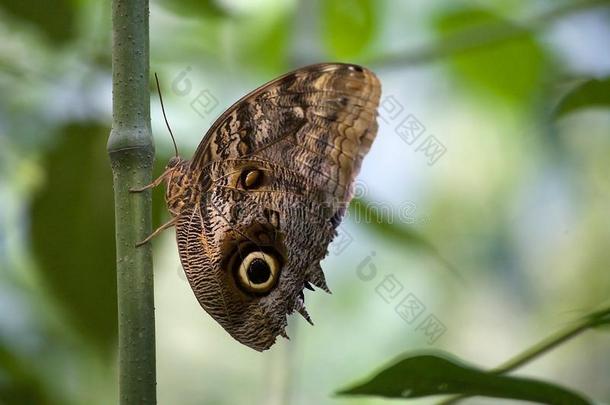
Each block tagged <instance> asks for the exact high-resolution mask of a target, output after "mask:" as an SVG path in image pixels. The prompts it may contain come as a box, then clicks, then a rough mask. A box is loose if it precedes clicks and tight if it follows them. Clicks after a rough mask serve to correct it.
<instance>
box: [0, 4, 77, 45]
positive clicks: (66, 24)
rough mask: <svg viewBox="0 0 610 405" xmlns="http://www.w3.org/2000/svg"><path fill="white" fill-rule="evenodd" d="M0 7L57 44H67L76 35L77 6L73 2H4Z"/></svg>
mask: <svg viewBox="0 0 610 405" xmlns="http://www.w3.org/2000/svg"><path fill="white" fill-rule="evenodd" d="M0 7H2V8H3V9H4V10H6V11H7V12H9V13H10V14H11V15H13V16H14V17H17V18H19V19H21V20H23V21H26V22H28V23H30V24H32V25H33V26H35V27H37V28H38V29H39V30H40V31H41V32H42V33H44V34H45V36H46V37H48V38H49V39H51V40H53V41H55V42H58V43H63V42H66V41H67V40H69V39H71V38H72V37H73V36H74V35H75V34H76V27H75V17H76V15H75V14H76V12H75V11H76V6H75V5H74V2H73V1H70V0H55V1H38V0H19V1H4V2H2V5H1V6H0Z"/></svg>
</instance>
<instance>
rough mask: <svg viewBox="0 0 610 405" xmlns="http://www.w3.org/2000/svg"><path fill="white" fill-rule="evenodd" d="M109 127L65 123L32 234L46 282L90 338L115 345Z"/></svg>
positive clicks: (49, 161) (47, 162)
mask: <svg viewBox="0 0 610 405" xmlns="http://www.w3.org/2000/svg"><path fill="white" fill-rule="evenodd" d="M108 133H109V129H108V128H105V127H100V126H95V125H72V126H69V127H67V128H65V130H64V132H63V133H62V135H61V138H60V141H59V143H58V144H57V145H56V147H55V148H53V150H51V151H50V152H49V153H48V155H47V156H46V157H45V159H44V173H45V174H46V182H45V184H44V187H43V188H42V190H40V192H39V193H38V194H37V195H36V196H35V199H34V201H33V204H32V217H31V218H32V225H31V239H32V247H33V251H34V253H35V255H36V259H37V264H38V268H39V269H40V277H41V279H42V280H43V281H44V285H45V288H46V289H47V290H48V292H49V293H50V294H51V295H52V297H53V298H54V299H55V300H56V301H57V302H58V303H59V304H60V305H61V308H62V309H63V310H64V313H65V314H66V317H67V319H68V320H69V321H70V322H71V324H72V325H73V326H74V327H75V328H74V329H75V330H77V331H79V332H81V333H82V335H83V336H84V337H86V338H87V339H88V341H90V342H93V343H95V344H96V345H98V347H101V348H106V349H111V348H113V347H114V343H115V340H116V335H117V307H116V299H117V294H116V272H115V253H114V246H115V244H114V210H113V201H114V200H113V195H112V174H111V170H110V163H109V162H108V157H107V155H106V139H107V137H108Z"/></svg>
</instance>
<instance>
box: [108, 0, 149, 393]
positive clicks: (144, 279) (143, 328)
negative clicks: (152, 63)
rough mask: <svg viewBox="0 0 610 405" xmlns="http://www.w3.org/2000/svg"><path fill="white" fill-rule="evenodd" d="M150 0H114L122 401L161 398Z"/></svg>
mask: <svg viewBox="0 0 610 405" xmlns="http://www.w3.org/2000/svg"><path fill="white" fill-rule="evenodd" d="M148 14H149V6H148V0H113V2H112V26H113V43H112V82H113V84H112V104H113V105H112V109H113V123H112V131H111V132H110V137H109V139H108V154H109V155H110V161H111V165H112V172H113V181H114V193H115V200H114V202H115V220H116V256H117V269H116V270H117V288H118V311H119V341H118V344H119V398H120V403H121V404H155V403H156V387H155V385H156V372H155V317H154V291H153V266H152V251H151V247H150V244H146V245H144V246H142V247H139V248H136V243H137V242H138V241H141V240H143V239H144V238H145V237H146V236H147V235H149V234H150V232H151V192H150V190H148V191H145V192H143V193H138V194H133V193H130V192H129V189H130V188H135V187H140V186H143V185H145V184H148V183H150V181H151V176H152V167H153V160H154V144H153V139H152V135H151V129H150V98H149V91H148V78H149V45H148Z"/></svg>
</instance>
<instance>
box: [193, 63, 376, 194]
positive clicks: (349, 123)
mask: <svg viewBox="0 0 610 405" xmlns="http://www.w3.org/2000/svg"><path fill="white" fill-rule="evenodd" d="M379 94H380V86H379V82H378V81H377V79H376V78H375V76H374V75H373V74H372V73H371V72H369V71H368V70H362V71H358V70H354V69H352V68H350V65H341V64H328V65H315V66H311V67H308V68H305V69H302V70H299V71H296V72H293V73H291V74H288V75H285V76H284V77H282V78H280V79H277V80H275V81H273V82H271V83H269V84H267V85H265V86H263V87H261V88H259V89H257V90H255V91H254V92H252V93H250V94H249V95H247V96H246V97H244V98H242V100H240V101H239V102H238V103H236V104H235V105H234V106H233V107H231V108H230V109H229V110H228V111H227V112H226V113H225V114H223V115H222V116H221V117H220V118H219V119H218V120H217V122H216V123H215V124H214V125H213V126H212V128H211V129H210V131H209V132H208V134H207V136H206V139H205V141H204V142H202V144H201V145H200V147H199V148H198V150H197V152H196V153H195V157H194V159H193V162H192V167H197V168H199V169H200V170H202V171H207V170H203V169H204V168H205V167H206V165H207V164H209V162H211V161H216V160H222V159H226V158H227V157H236V156H241V157H251V158H254V159H256V158H264V159H266V160H272V161H275V162H281V163H282V165H284V166H285V167H287V168H289V169H291V170H292V171H296V172H299V173H301V174H302V175H303V177H306V178H314V179H316V181H317V185H318V188H320V189H323V190H326V192H327V193H329V195H332V196H334V198H336V199H338V200H341V201H343V200H347V199H349V196H350V190H349V186H350V184H351V182H352V180H353V178H354V176H355V174H356V172H357V171H358V169H359V167H360V164H361V160H362V158H363V156H364V154H366V152H367V151H368V149H369V148H370V145H371V143H372V140H373V137H374V134H375V132H376V122H375V117H376V108H377V104H378V101H379Z"/></svg>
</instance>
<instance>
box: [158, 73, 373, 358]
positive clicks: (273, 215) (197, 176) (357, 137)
mask: <svg viewBox="0 0 610 405" xmlns="http://www.w3.org/2000/svg"><path fill="white" fill-rule="evenodd" d="M380 90H381V89H380V85H379V81H378V80H377V78H376V77H375V75H374V74H373V73H372V72H370V71H368V70H366V69H364V68H361V67H359V66H356V65H348V64H320V65H313V66H309V67H305V68H302V69H299V70H297V71H294V72H291V73H289V74H287V75H284V76H282V77H280V78H278V79H276V80H274V81H272V82H270V83H268V84H266V85H264V86H262V87H260V88H259V89H257V90H255V91H254V92H252V93H250V94H249V95H247V96H246V97H244V98H242V99H241V100H240V101H238V102H237V103H236V104H234V105H233V106H232V107H231V108H229V109H228V110H227V111H226V112H225V113H224V114H223V115H221V116H220V117H219V118H218V120H217V121H216V122H215V124H214V125H213V126H212V127H211V129H210V130H209V131H208V133H207V134H206V136H205V137H204V139H203V140H202V142H201V144H200V145H199V147H198V149H197V151H196V152H195V155H194V157H193V159H192V160H191V161H187V160H183V159H181V158H178V157H176V158H172V160H171V161H170V163H169V164H168V166H167V168H166V171H165V172H164V174H163V175H162V177H163V180H165V182H166V186H167V191H166V202H167V205H168V209H169V211H170V213H171V215H172V217H173V219H172V221H171V225H175V226H176V238H177V242H178V250H179V254H180V260H181V263H182V266H183V268H184V270H185V273H186V276H187V279H188V280H189V283H190V285H191V287H192V289H193V292H194V293H195V296H196V297H197V299H198V301H199V303H200V304H201V306H202V307H203V308H204V310H205V311H206V312H207V313H208V314H210V315H211V316H212V317H213V318H214V319H215V320H216V321H217V322H218V323H219V324H220V325H221V326H222V327H223V328H224V329H225V330H227V331H228V332H229V333H230V334H231V335H232V336H233V337H234V338H235V339H236V340H238V341H240V342H241V343H243V344H245V345H247V346H249V347H251V348H253V349H256V350H259V351H262V350H266V349H268V348H269V347H270V346H271V345H272V344H273V343H274V342H275V340H276V337H277V336H278V335H281V336H285V337H287V336H286V333H285V327H286V317H287V315H289V314H291V313H292V312H294V311H297V312H299V313H300V314H301V315H303V316H304V317H305V318H306V319H307V320H308V321H309V322H311V319H310V317H309V315H308V314H307V311H306V310H305V305H304V295H303V289H304V288H309V289H312V285H314V286H317V287H319V288H321V289H324V290H326V291H328V287H327V286H326V282H325V279H324V273H323V272H322V269H321V267H320V261H321V260H322V259H323V258H324V256H326V254H327V249H328V245H329V243H330V242H331V241H332V239H333V237H334V236H335V234H336V228H337V226H338V225H339V223H340V221H341V218H342V216H343V214H344V212H345V209H346V207H347V204H348V203H349V200H350V199H351V195H352V187H353V180H354V178H355V176H356V174H357V172H358V171H359V168H360V165H361V163H362V159H363V158H364V155H365V154H366V153H367V152H368V150H369V148H370V146H371V144H372V142H373V139H374V137H375V134H376V131H377V124H376V109H377V105H378V103H379V96H380Z"/></svg>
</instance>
